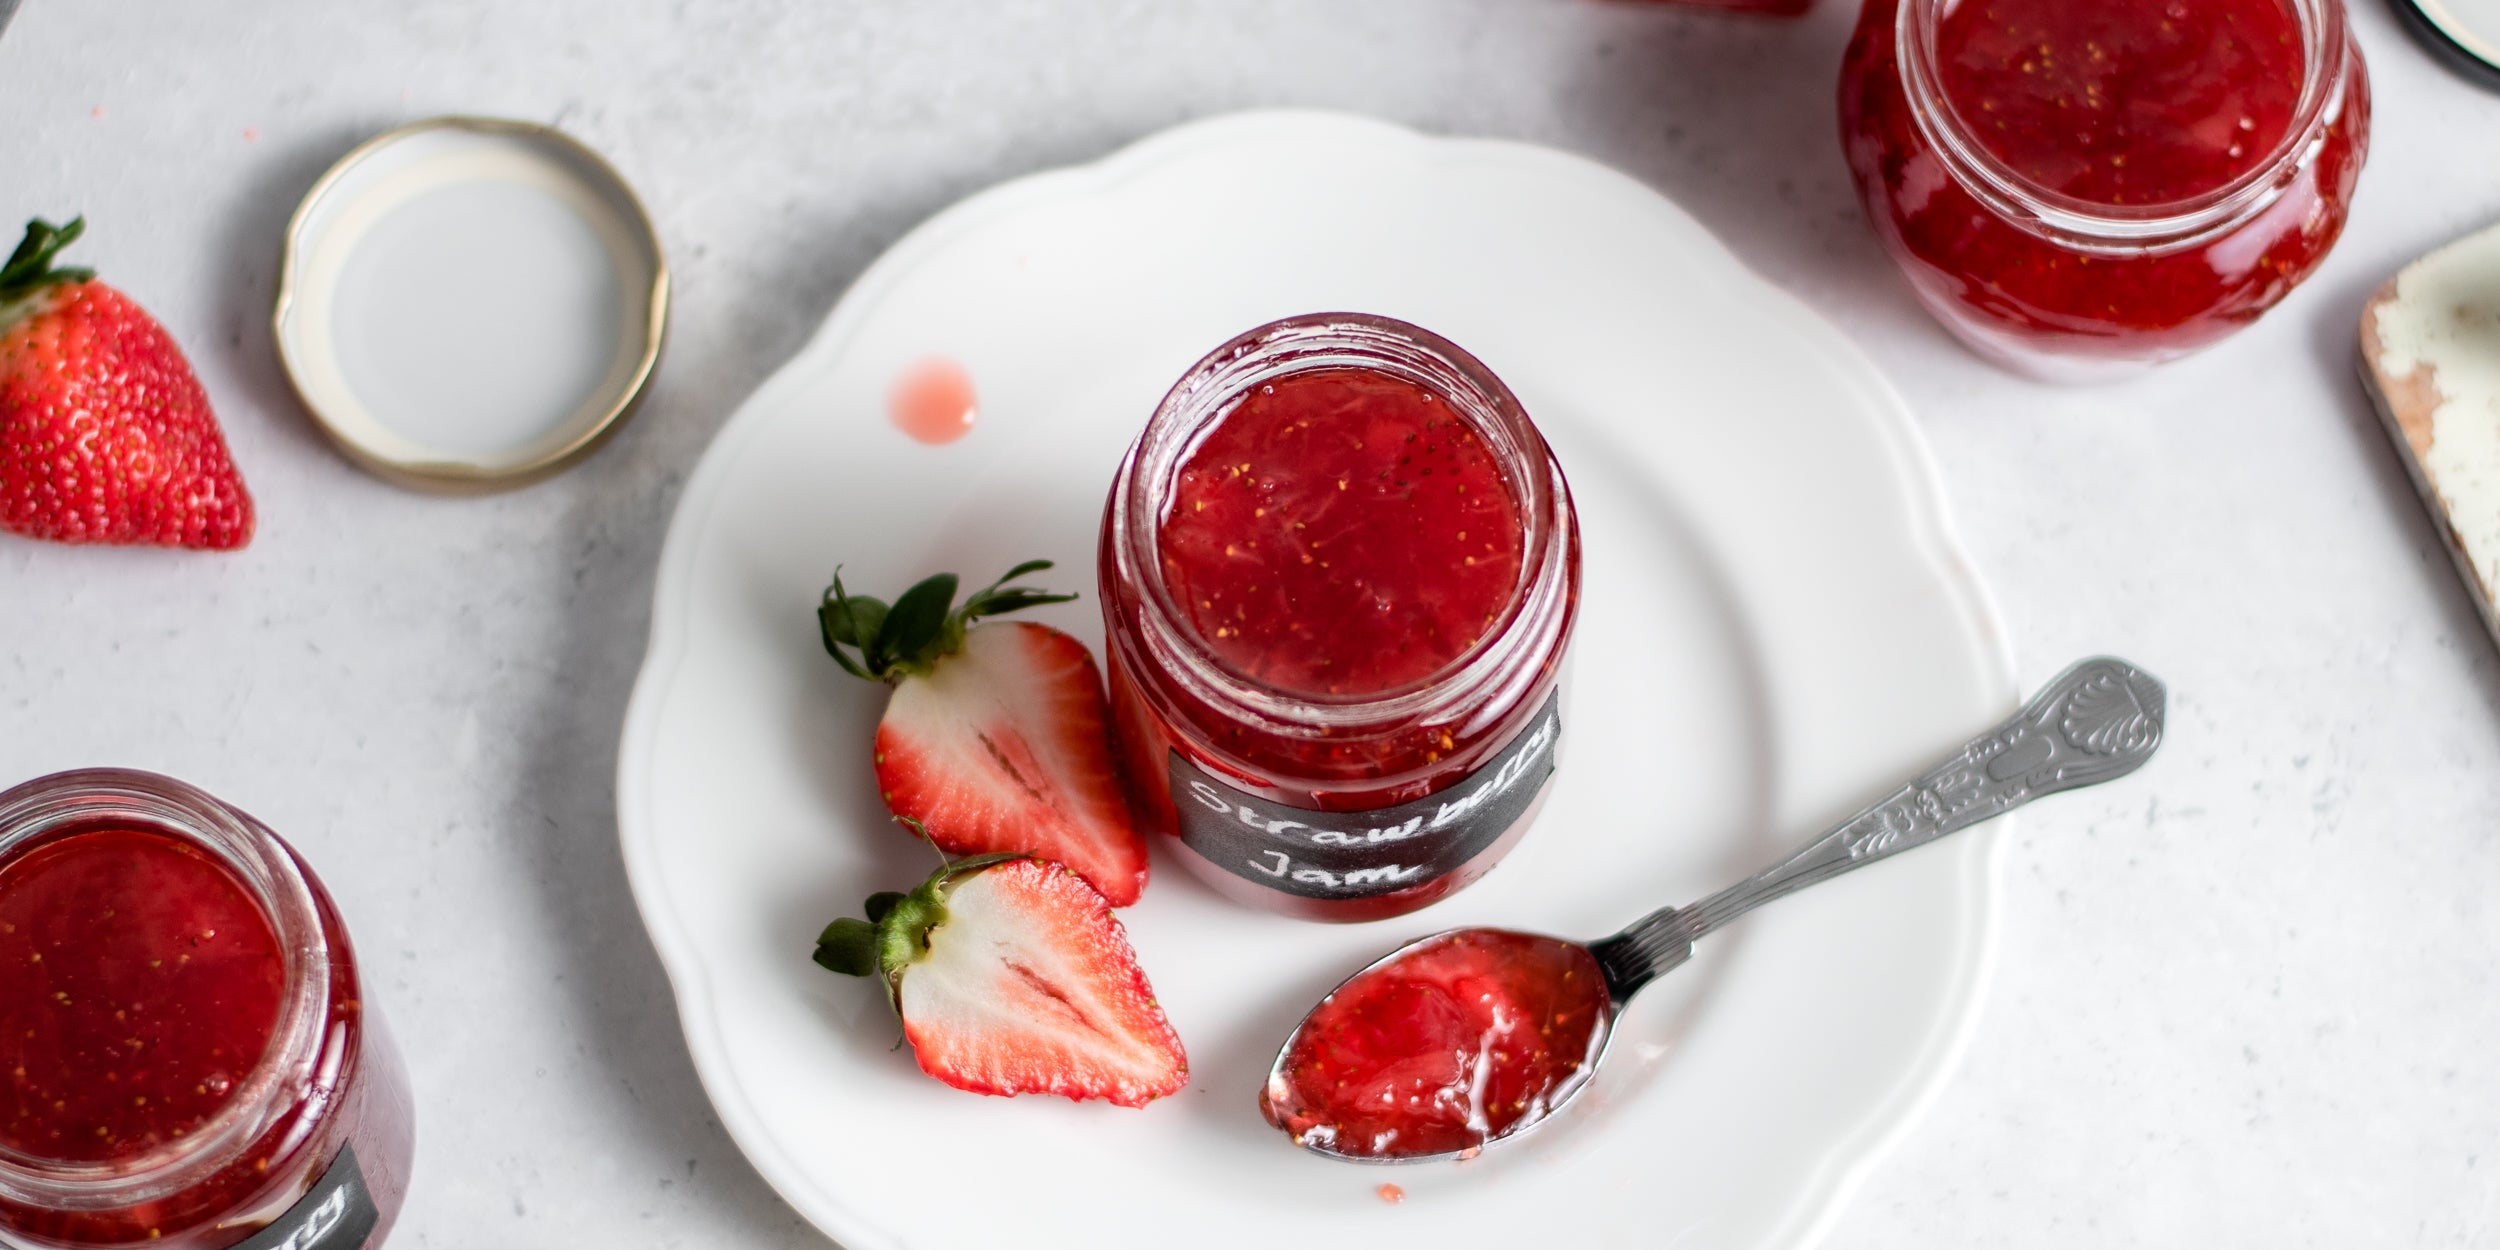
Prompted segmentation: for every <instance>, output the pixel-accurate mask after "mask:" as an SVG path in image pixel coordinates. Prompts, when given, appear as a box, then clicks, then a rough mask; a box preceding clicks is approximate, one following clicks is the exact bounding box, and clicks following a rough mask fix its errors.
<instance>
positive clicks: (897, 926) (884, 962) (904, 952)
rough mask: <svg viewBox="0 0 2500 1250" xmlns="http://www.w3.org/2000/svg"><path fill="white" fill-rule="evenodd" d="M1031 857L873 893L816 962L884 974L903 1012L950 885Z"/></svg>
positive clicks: (962, 864) (991, 858) (980, 862)
mask: <svg viewBox="0 0 2500 1250" xmlns="http://www.w3.org/2000/svg"><path fill="white" fill-rule="evenodd" d="M949 593H950V595H951V593H952V592H951V591H950V592H949ZM915 823H917V822H915ZM940 858H943V856H941V857H940ZM1028 858H1030V856H1026V855H1016V854H998V855H974V856H971V857H969V858H965V859H953V860H946V861H945V862H944V863H942V864H940V865H939V866H938V870H937V871H936V872H933V873H930V874H929V879H928V880H926V881H923V882H921V883H920V884H919V886H917V887H916V888H914V889H913V890H912V892H911V893H909V894H903V893H898V892H896V891H893V890H881V891H879V892H877V893H875V894H871V895H869V896H868V905H867V909H866V910H867V912H868V918H867V919H866V920H862V919H860V918H858V917H856V916H843V917H841V918H840V919H837V920H835V921H834V922H833V923H831V924H829V925H826V926H825V928H824V931H823V932H822V933H819V934H817V935H816V955H815V959H816V964H817V966H818V967H821V968H823V969H825V970H826V971H828V972H839V973H841V974H842V975H844V976H846V977H866V976H877V977H882V978H883V979H884V981H885V995H886V1001H887V1002H888V1003H890V1004H892V1005H893V1007H894V1010H895V1013H896V1014H897V1015H900V1014H901V1013H902V1010H903V1006H902V1001H901V999H900V998H899V997H898V995H900V994H901V992H902V986H903V970H904V969H906V968H908V967H910V966H911V965H913V964H915V963H918V962H920V960H921V958H922V957H923V956H925V955H927V954H928V952H929V931H930V930H931V929H935V928H937V927H938V926H940V925H943V924H945V923H946V889H947V886H948V885H949V884H951V883H952V882H953V880H954V879H955V878H957V877H962V876H969V875H971V874H973V873H977V872H980V871H981V870H982V869H985V868H990V867H994V866H996V865H999V864H1003V863H1006V862H1007V861H1009V860H1011V859H1028Z"/></svg>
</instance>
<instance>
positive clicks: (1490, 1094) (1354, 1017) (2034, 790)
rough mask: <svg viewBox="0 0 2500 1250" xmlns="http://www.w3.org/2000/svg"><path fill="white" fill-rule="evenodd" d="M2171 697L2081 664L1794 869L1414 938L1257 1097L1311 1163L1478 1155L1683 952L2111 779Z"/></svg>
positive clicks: (1310, 1034) (1563, 1077)
mask: <svg viewBox="0 0 2500 1250" xmlns="http://www.w3.org/2000/svg"><path fill="white" fill-rule="evenodd" d="M2163 710H2164V692H2163V689H2162V684H2161V683H2160V682H2159V681H2157V680H2155V679H2154V678H2153V677H2152V675H2150V674H2148V673H2146V672H2144V671H2143V670H2142V669H2139V668H2136V667H2135V666H2134V665H2131V664H2128V663H2125V662H2123V661H2120V660H2114V659H2107V658H2102V659H2091V660H2085V661H2083V662H2082V663H2080V664H2077V665H2075V666H2074V667H2072V668H2069V669H2067V670H2066V671H2065V672H2063V673H2061V674H2059V675H2058V676H2057V678H2056V680H2054V681H2051V682H2050V683H2049V684H2048V686H2047V687H2046V688H2045V689H2043V690H2041V692H2040V693H2039V694H2038V695H2036V696H2034V697H2033V698H2032V700H2031V702H2029V703H2027V704H2025V705H2023V708H2022V710H2021V711H2019V712H2016V713H2015V714H2014V716H2013V717H2012V718H2011V719H2009V720H2007V721H2006V722H2005V723H2004V724H2002V725H1999V726H1997V727H1996V728H1994V729H1991V730H1989V731H1988V732H1986V733H1984V734H1981V735H1980V736H1978V737H1977V738H1974V739H1972V740H1971V741H1970V742H1969V743H1968V744H1967V745H1965V746H1963V747H1962V749H1961V750H1959V751H1957V752H1955V753H1954V754H1953V755H1952V756H1951V757H1949V758H1947V759H1946V760H1945V761H1944V762H1943V763H1941V764H1938V765H1936V766H1935V767H1933V768H1930V769H1928V770H1927V771H1926V772H1924V773H1922V774H1920V775H1919V776H1918V778H1917V779H1916V780H1914V781H1912V782H1910V783H1909V784H1907V785H1904V786H1902V787H1901V788H1900V789H1898V790H1895V791H1893V792H1892V793H1891V794H1890V795H1887V796H1885V797H1884V798H1883V799H1881V800H1879V801H1878V802H1876V803H1875V804H1874V805H1873V806H1871V807H1868V808H1867V809H1865V810H1864V811H1861V812H1859V813H1858V814H1857V815H1855V816H1852V817H1850V818H1849V819H1847V820H1845V821H1842V822H1841V823H1840V825H1839V827H1837V828H1835V829H1833V830H1832V831H1831V832H1829V833H1826V834H1824V835H1823V836H1821V837H1819V838H1816V839H1815V840H1814V841H1812V842H1809V843H1807V844H1806V845H1805V847H1804V848H1803V849H1801V850H1799V851H1797V852H1796V853H1795V854H1793V855H1791V856H1789V857H1788V858H1787V859H1784V860H1782V861H1780V862H1779V863H1777V864H1774V865H1772V866H1771V867H1769V868H1766V869H1764V870H1762V871H1761V872H1759V873H1756V874H1754V875H1753V876H1751V877H1749V878H1747V879H1745V880H1744V881H1741V882H1738V883H1737V884H1735V885H1732V886H1730V887H1728V888H1727V889H1724V890H1721V891H1719V892H1718V893H1716V894H1713V895H1711V896H1710V897H1708V898H1705V899H1703V900H1701V901H1700V902H1698V903H1694V904H1692V905H1690V906H1688V907H1670V908H1666V909H1663V910H1660V911H1655V912H1652V913H1650V914H1649V915H1647V916H1644V917H1642V918H1641V919H1640V920H1638V921H1636V922H1634V923H1633V924H1632V925H1631V927H1629V928H1627V929H1625V930H1624V931H1623V932H1621V933H1618V934H1615V935H1614V936H1612V937H1608V938H1601V939H1599V940H1597V941H1594V942H1589V943H1586V944H1581V943H1577V942H1567V941H1564V940H1562V939H1560V938H1552V937H1545V936H1542V935H1538V934H1529V933H1516V932H1512V931H1509V930H1502V929H1459V930H1454V931H1452V932H1448V933H1442V934H1437V935H1435V936H1432V937H1428V938H1424V939H1421V940H1420V941H1416V942H1412V943H1409V944H1407V945H1406V946H1402V947H1400V948H1398V949H1397V950H1396V951H1393V952H1391V953H1390V954H1389V955H1388V956H1387V957H1386V958H1384V959H1382V960H1380V961H1379V962H1377V963H1374V964H1372V965H1371V966H1370V967H1368V968H1365V969H1364V970H1363V971H1361V972H1358V973H1356V974H1355V975H1354V976H1352V977H1350V978H1348V979H1347V980H1346V981H1345V982H1344V983H1343V984H1341V985H1339V986H1338V987H1337V988H1336V989H1335V990H1332V991H1330V993H1329V995H1328V997H1326V998H1324V999H1322V1000H1321V1001H1320V1003H1319V1005H1318V1006H1317V1007H1314V1008H1312V1010H1311V1014H1310V1015H1308V1016H1306V1017H1304V1018H1303V1021H1302V1023H1301V1024H1300V1025H1299V1026H1297V1027H1296V1028H1295V1030H1294V1033H1293V1036H1291V1037H1289V1038H1287V1039H1286V1040H1285V1044H1284V1046H1283V1047H1282V1048H1280V1049H1279V1050H1278V1051H1277V1054H1276V1063H1275V1065H1274V1066H1273V1067H1271V1068H1269V1070H1268V1077H1267V1087H1266V1089H1265V1090H1263V1091H1262V1092H1261V1094H1260V1098H1259V1103H1260V1107H1261V1109H1262V1110H1263V1111H1265V1112H1266V1114H1267V1118H1268V1120H1269V1122H1271V1123H1273V1124H1275V1125H1276V1126H1277V1127H1279V1128H1281V1129H1284V1130H1285V1131H1286V1132H1288V1133H1291V1134H1292V1135H1293V1138H1294V1140H1295V1142H1296V1143H1298V1144H1300V1145H1301V1146H1303V1147H1304V1148H1306V1149H1309V1150H1312V1151H1316V1152H1318V1153H1320V1154H1324V1155H1329V1156H1332V1157H1335V1158H1342V1159H1353V1160H1357V1161H1361V1162H1370V1163H1410V1162H1419V1161H1422V1160H1426V1159H1441V1158H1450V1157H1453V1156H1460V1155H1472V1154H1473V1153H1474V1152H1475V1151H1477V1150H1480V1149H1482V1148H1483V1147H1485V1146H1487V1145H1490V1144H1492V1143H1494V1142H1498V1141H1504V1140H1508V1139H1509V1138H1511V1137H1515V1136H1517V1135H1518V1134H1520V1133H1523V1132H1525V1131H1527V1130H1528V1129H1530V1128H1533V1127H1535V1126H1536V1125H1538V1124H1540V1123H1542V1122H1544V1120H1545V1119H1546V1118H1547V1117H1549V1116H1551V1115H1552V1114H1553V1113H1554V1112H1555V1111H1557V1110H1560V1109H1561V1108H1562V1106H1563V1105H1564V1104H1565V1103H1567V1102H1569V1101H1570V1100H1571V1098H1572V1097H1573V1096H1574V1095H1576V1094H1578V1093H1579V1092H1580V1090H1581V1089H1583V1088H1585V1087H1586V1086H1587V1083H1588V1078H1589V1076H1590V1074H1591V1073H1592V1072H1594V1071H1595V1070H1596V1067H1597V1062H1598V1060H1599V1059H1600V1058H1601V1057H1602V1056H1603V1055H1604V1054H1605V1049H1606V1041H1607V1038H1608V1036H1609V1034H1610V1033H1611V1032H1612V1026H1613V1023H1614V1017H1615V1014H1616V1013H1617V1012H1618V1011H1620V1010H1621V1009H1622V1007H1623V1004H1624V1003H1625V1002H1627V1001H1628V1000H1630V999H1631V997H1632V995H1634V994H1636V993H1638V992H1640V990H1641V987H1643V986H1645V985H1648V984H1649V983H1650V982H1652V981H1655V980H1657V979H1658V978H1659V977H1661V976H1663V975H1665V974H1666V973H1668V972H1671V971H1673V970H1675V968H1676V967H1677V966H1678V965H1680V964H1682V963H1683V962H1684V961H1685V960H1687V959H1689V958H1691V956H1692V952H1693V943H1694V941H1695V940H1697V939H1699V938H1701V937H1704V936H1706V935H1708V934H1710V933H1712V932H1714V931H1716V930H1718V929H1719V928H1721V927H1722V926H1725V925H1726V924H1727V923H1728V922H1729V921H1732V920H1734V919H1736V918H1737V917H1738V916H1741V915H1744V914H1745V913H1746V912H1749V911H1752V910H1753V909H1754V908H1756V907H1759V906H1761V905H1762V904H1764V903H1767V902H1770V901H1771V900H1773V899H1775V898H1780V897H1783V896H1785V895H1788V894H1793V893H1795V892H1796V891H1798V890H1802V889H1804V888H1805V887H1807V886H1810V885H1814V884H1816V883H1818V882H1822V881H1828V880H1830V879H1832V878H1833V877H1837V876H1839V875H1840V874H1842V873H1844V872H1849V871H1851V870H1853V869H1857V868H1862V867H1864V866H1866V865H1868V864H1871V863H1874V862H1875V861H1877V860H1879V859H1884V858H1886V857H1888V856H1892V855H1898V854H1900V853H1901V852H1903V851H1906V850H1909V849H1910V848H1912V847H1917V846H1925V845H1926V844H1928V843H1930V842H1933V841H1935V840H1936V839H1938V838H1941V837H1943V836H1945V835H1946V834H1949V833H1953V832H1955V831H1957V830H1961V829H1967V828H1969V827H1970V826H1972V825H1975V824H1978V823H1979V822H1981V821H1983V820H1987V819H1989V818H1990V817H1993V816H1997V815H1999V814H2002V813H2004V812H2008V811H2011V810H2013V809H2014V808H2017V807H2020V806H2022V805H2023V804H2025V803H2028V802H2030V801H2031V800H2033V799H2035V798H2038V797H2040V796H2041V795H2044V794H2053V793H2056V792H2057V791H2060V790H2072V789H2074V788H2076V787H2078V786H2088V785H2095V784H2097V783H2100V782H2103V781H2108V780H2111V779H2113V778H2117V777H2123V776H2125V775H2126V774H2128V773H2131V772H2134V771H2135V770H2136V768H2137V767H2138V766H2140V765H2142V764H2143V763H2144V761H2145V760H2147V759H2149V758H2151V757H2152V754H2153V750H2154V748H2155V747H2157V746H2159V745H2160V743H2161V733H2162V716H2163Z"/></svg>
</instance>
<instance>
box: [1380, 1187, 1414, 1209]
mask: <svg viewBox="0 0 2500 1250" xmlns="http://www.w3.org/2000/svg"><path fill="white" fill-rule="evenodd" d="M1372 1192H1373V1193H1375V1194H1378V1195H1380V1200H1381V1201H1382V1202H1385V1203H1388V1204H1389V1205H1390V1206H1393V1207H1394V1206H1396V1205H1397V1204H1399V1203H1401V1202H1404V1201H1406V1191H1405V1190H1403V1189H1400V1188H1398V1187H1397V1186H1395V1185H1382V1186H1381V1187H1380V1188H1378V1189H1375V1190H1373V1191H1372Z"/></svg>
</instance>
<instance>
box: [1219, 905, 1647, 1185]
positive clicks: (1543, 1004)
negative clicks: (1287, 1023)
mask: <svg viewBox="0 0 2500 1250" xmlns="http://www.w3.org/2000/svg"><path fill="white" fill-rule="evenodd" d="M1612 1010H1613V1008H1612V1000H1611V999H1610V997H1609V996H1608V994H1607V991H1606V978H1605V974H1604V972H1603V971H1602V970H1601V969H1600V968H1599V967H1598V964H1597V958H1596V956H1594V955H1591V954H1590V953H1589V951H1588V948H1587V947H1584V946H1580V945H1578V944H1576V943H1572V942H1564V941H1560V940H1558V939H1555V938H1549V937H1540V936H1538V935H1536V934H1531V933H1512V932H1507V931H1503V930H1498V929H1464V930H1460V931H1459V932H1456V933H1450V934H1444V935H1443V936H1441V937H1439V938H1435V939H1433V940H1431V941H1429V942H1426V943H1424V944H1421V945H1419V946H1417V947H1416V948H1414V949H1413V950H1411V951H1409V952H1407V953H1406V954H1404V955H1402V956H1400V957H1398V958H1397V959H1394V960H1392V961H1390V962H1388V963H1384V964H1382V965H1380V966H1379V967H1376V968H1373V969H1371V970H1369V971H1367V972H1364V973H1363V974H1362V975H1360V976H1358V977H1356V978H1354V979H1353V980H1351V981H1349V982H1347V983H1346V984H1344V985H1342V986H1339V987H1338V988H1337V990H1336V992H1335V993H1333V994H1330V995H1329V996H1328V997H1327V998H1326V999H1325V1000H1323V1001H1322V1002H1321V1003H1320V1005H1319V1006H1318V1007H1317V1008H1315V1009H1314V1010H1313V1011H1312V1012H1311V1015H1310V1017H1309V1018H1308V1019H1307V1020H1305V1021H1304V1022H1303V1024H1302V1028H1301V1031H1300V1032H1298V1033H1296V1034H1295V1036H1294V1041H1293V1044H1292V1049H1291V1050H1290V1051H1289V1052H1288V1053H1287V1054H1286V1056H1285V1062H1284V1064H1283V1066H1282V1069H1281V1071H1279V1072H1278V1073H1277V1074H1276V1075H1275V1076H1273V1077H1271V1078H1270V1079H1269V1081H1268V1086H1267V1088H1266V1089H1265V1090H1263V1091H1261V1093H1260V1096H1259V1109H1260V1110H1261V1111H1262V1112H1264V1113H1265V1114H1266V1116H1267V1119H1268V1122H1269V1123H1271V1124H1274V1125H1275V1126H1276V1127H1278V1128H1281V1129H1283V1130H1285V1131H1286V1132H1288V1133H1291V1134H1292V1135H1293V1138H1294V1140H1295V1141H1296V1142H1299V1143H1303V1144H1306V1145H1313V1146H1318V1147H1320V1148H1322V1149H1325V1150H1328V1151H1330V1152H1332V1153H1335V1154H1340V1155H1349V1156H1355V1157H1360V1158H1378V1159H1395V1158H1406V1157H1413V1156H1419V1155H1437V1154H1448V1153H1452V1152H1457V1151H1464V1150H1471V1149H1474V1148H1477V1147H1481V1146H1483V1145H1484V1144H1485V1143H1487V1142H1491V1141H1495V1140H1498V1139H1500V1138H1502V1137H1504V1136H1507V1135H1509V1134H1510V1133H1512V1132H1514V1131H1516V1130H1518V1129H1520V1128H1523V1127H1525V1126H1527V1125H1530V1124H1533V1123H1535V1122H1536V1121H1538V1120H1541V1119H1543V1118H1544V1117H1545V1115H1546V1114H1547V1113H1548V1112H1549V1111H1551V1110H1553V1109H1554V1108H1555V1107H1558V1106H1560V1105H1561V1104H1562V1102H1563V1100H1564V1099H1566V1098H1568V1097H1570V1095H1571V1094H1572V1093H1573V1092H1575V1091H1576V1090H1578V1089H1579V1087H1580V1085H1581V1084H1582V1083H1583V1082H1585V1081H1586V1080H1587V1079H1588V1075H1589V1072H1590V1070H1591V1068H1592V1067H1593V1066H1594V1064H1595V1062H1596V1058H1597V1054H1596V1052H1597V1049H1598V1047H1599V1045H1600V1044H1601V1043H1602V1042H1603V1040H1604V1036H1605V1033H1604V1030H1605V1026H1606V1024H1607V1023H1608V1020H1609V1019H1610V1016H1611V1013H1612Z"/></svg>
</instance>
